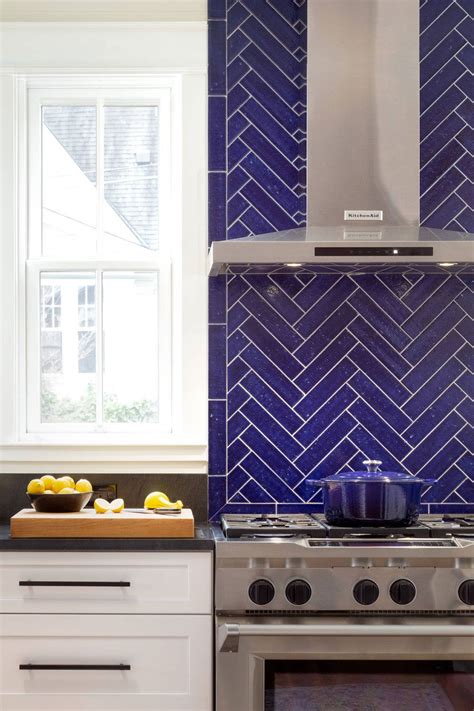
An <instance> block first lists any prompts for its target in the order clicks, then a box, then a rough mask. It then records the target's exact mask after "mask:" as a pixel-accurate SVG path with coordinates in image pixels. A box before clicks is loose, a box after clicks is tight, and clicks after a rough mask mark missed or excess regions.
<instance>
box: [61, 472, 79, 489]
mask: <svg viewBox="0 0 474 711" xmlns="http://www.w3.org/2000/svg"><path fill="white" fill-rule="evenodd" d="M61 479H64V481H67V482H68V486H70V487H71V489H74V487H75V486H76V484H75V482H74V479H73V478H72V476H69V474H66V475H65V476H62V477H61Z"/></svg>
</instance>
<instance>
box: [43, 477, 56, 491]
mask: <svg viewBox="0 0 474 711" xmlns="http://www.w3.org/2000/svg"><path fill="white" fill-rule="evenodd" d="M41 481H42V482H43V484H44V488H45V489H46V491H51V489H52V488H53V484H54V482H55V481H56V477H55V476H53V475H52V474H44V475H43V476H42V477H41Z"/></svg>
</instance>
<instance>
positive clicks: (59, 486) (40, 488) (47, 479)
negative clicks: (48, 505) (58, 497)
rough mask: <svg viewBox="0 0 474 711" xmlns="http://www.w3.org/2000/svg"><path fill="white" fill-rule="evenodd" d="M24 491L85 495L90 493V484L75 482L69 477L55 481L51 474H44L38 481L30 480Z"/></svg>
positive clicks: (86, 481)
mask: <svg viewBox="0 0 474 711" xmlns="http://www.w3.org/2000/svg"><path fill="white" fill-rule="evenodd" d="M26 491H27V492H28V494H85V493H89V492H90V491H92V484H91V483H90V481H88V480H87V479H79V481H77V482H75V481H74V479H73V478H72V477H71V476H61V477H59V478H58V479H56V477H54V476H52V474H44V475H43V476H42V477H41V478H40V479H32V480H31V481H30V483H29V484H28V486H27V487H26Z"/></svg>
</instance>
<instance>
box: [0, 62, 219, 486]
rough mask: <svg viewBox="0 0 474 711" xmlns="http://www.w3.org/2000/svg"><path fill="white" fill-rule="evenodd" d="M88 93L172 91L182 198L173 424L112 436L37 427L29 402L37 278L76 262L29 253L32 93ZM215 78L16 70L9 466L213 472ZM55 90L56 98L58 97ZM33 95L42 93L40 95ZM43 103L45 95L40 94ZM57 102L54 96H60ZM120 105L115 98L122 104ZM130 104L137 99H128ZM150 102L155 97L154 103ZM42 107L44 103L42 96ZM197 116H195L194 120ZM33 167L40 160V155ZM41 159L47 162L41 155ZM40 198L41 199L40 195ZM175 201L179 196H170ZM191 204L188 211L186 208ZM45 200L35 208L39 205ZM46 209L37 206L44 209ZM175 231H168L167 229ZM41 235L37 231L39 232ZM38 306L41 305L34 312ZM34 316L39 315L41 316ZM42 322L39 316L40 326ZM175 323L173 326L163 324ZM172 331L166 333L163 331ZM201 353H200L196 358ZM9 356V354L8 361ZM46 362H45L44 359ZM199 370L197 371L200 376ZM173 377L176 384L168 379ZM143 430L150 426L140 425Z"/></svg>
mask: <svg viewBox="0 0 474 711" xmlns="http://www.w3.org/2000/svg"><path fill="white" fill-rule="evenodd" d="M71 80H73V81H74V85H75V86H80V84H81V82H82V84H83V86H84V89H86V88H87V87H91V86H93V87H95V88H97V89H98V88H100V87H103V86H104V85H106V86H107V87H112V88H114V87H117V88H123V89H127V88H128V89H130V90H131V91H136V93H137V95H138V94H140V93H141V94H142V96H143V92H146V91H149V92H151V93H152V92H156V91H157V90H162V91H163V90H167V91H169V92H170V93H169V96H170V103H171V116H172V120H171V124H172V127H173V130H172V139H171V144H172V150H173V151H174V154H175V160H174V161H173V165H174V171H173V175H172V181H171V184H172V192H173V195H174V196H175V201H174V215H173V231H175V232H177V233H178V234H180V236H181V239H177V240H175V241H173V244H172V249H170V251H169V253H168V254H166V255H165V254H164V251H163V249H162V250H161V252H160V256H159V260H158V261H159V267H160V281H159V283H160V285H161V284H162V285H163V294H161V295H160V296H161V298H163V303H164V304H165V303H166V299H168V303H172V309H173V323H172V325H171V327H170V328H168V336H167V337H168V338H169V341H170V349H169V352H170V354H171V358H172V359H173V369H172V372H170V370H168V371H167V373H166V374H164V375H163V377H162V380H163V382H162V383H160V385H162V386H163V387H166V388H167V391H168V392H169V411H170V418H169V422H170V424H168V425H167V426H166V427H160V428H158V429H154V431H151V430H150V431H149V432H144V431H143V428H141V429H142V431H136V432H135V433H134V432H133V431H131V428H130V427H128V426H126V428H125V429H127V432H123V431H122V432H120V431H119V430H120V429H123V428H121V427H118V428H117V431H116V432H115V433H114V432H110V433H107V434H104V433H101V432H97V433H91V432H89V433H86V432H83V433H82V432H78V431H77V426H76V425H75V426H73V427H72V428H71V429H73V430H75V431H68V430H69V428H68V427H66V428H64V429H63V431H61V432H60V431H58V429H57V428H55V427H54V430H55V431H53V429H52V428H50V426H49V425H43V426H42V427H40V428H39V429H37V431H35V432H31V431H29V428H28V424H29V423H28V415H27V413H28V408H32V407H35V406H36V407H37V405H35V404H34V402H32V401H31V393H32V388H31V386H30V388H28V382H27V380H28V378H27V372H28V367H31V363H30V362H29V359H31V353H32V352H33V351H34V350H35V349H36V351H37V352H39V351H38V344H37V343H36V344H35V335H34V334H35V333H36V337H39V328H36V329H35V328H33V329H32V330H31V329H30V330H28V337H27V323H26V321H27V318H33V319H34V318H35V316H34V314H35V313H36V318H38V319H39V307H38V303H39V302H38V301H35V299H38V297H39V293H36V294H35V292H34V289H33V288H32V287H31V286H30V288H27V286H28V284H35V283H36V285H37V288H38V291H39V278H38V277H39V271H41V269H45V268H48V269H51V270H54V271H67V269H70V268H71V264H70V263H67V260H66V261H64V260H57V259H52V260H50V259H48V260H47V261H46V260H45V259H44V258H43V259H41V260H38V259H37V257H38V242H37V241H36V242H35V240H33V243H32V244H33V246H32V248H31V250H30V251H29V250H28V241H27V222H26V220H25V212H26V207H27V203H28V192H27V189H26V185H25V182H26V181H25V176H26V175H27V172H28V171H27V170H26V167H27V166H28V164H29V162H30V160H31V157H30V155H29V153H28V150H29V142H28V141H27V139H26V131H27V127H28V123H29V122H28V120H27V116H28V111H29V110H33V109H29V107H28V104H29V101H28V97H29V94H30V92H35V97H36V95H37V94H38V92H41V91H44V92H45V93H49V92H50V91H51V90H54V91H58V92H59V93H61V95H62V96H64V91H67V89H68V86H70V81H71ZM205 87H206V80H205V74H201V73H199V72H191V73H189V74H185V73H182V72H177V73H169V74H158V73H149V74H148V73H147V74H141V73H139V72H131V73H125V74H123V73H112V72H105V73H104V74H100V75H98V73H97V72H93V73H85V74H84V73H81V74H77V73H74V72H69V71H66V70H65V71H63V72H61V73H59V74H58V73H57V72H55V73H52V74H36V73H32V74H25V73H24V72H22V73H20V74H16V75H15V77H14V97H15V106H14V110H15V116H16V125H17V130H16V138H17V145H16V162H15V169H16V176H15V183H16V184H17V185H18V191H17V195H16V205H15V206H16V215H17V217H16V221H15V223H16V224H15V226H16V245H17V246H16V263H17V269H18V271H17V275H16V278H15V280H14V282H15V283H14V290H12V294H13V293H14V295H15V298H14V303H15V306H16V309H15V314H16V315H15V320H16V326H15V328H16V334H17V336H18V339H17V341H16V342H15V348H14V350H15V353H16V355H15V362H16V368H15V369H14V371H12V373H11V375H12V377H13V379H14V386H13V388H11V390H10V392H9V395H10V396H11V397H10V402H8V399H7V401H6V403H4V404H5V405H6V406H8V405H10V406H12V407H13V418H12V417H11V416H10V418H8V416H5V415H6V410H4V412H3V413H2V418H1V430H2V432H1V442H0V469H1V470H3V471H8V472H15V471H18V472H20V471H21V472H27V473H29V472H33V471H34V472H38V473H40V472H41V471H51V472H55V473H60V472H71V473H74V472H88V471H89V472H91V471H94V472H98V473H100V472H110V471H112V472H118V473H120V472H127V473H133V472H144V473H146V472H183V473H186V472H190V473H204V472H206V471H207V360H206V357H207V309H206V306H207V297H206V283H207V279H206V245H207V239H206V207H205V206H206V202H207V201H206V187H205V182H204V181H205V175H206V162H205V161H206V157H205V156H206V143H205V133H204V131H205V117H206V114H205V108H204V107H205V99H206V96H205ZM50 95H51V94H50ZM30 96H33V94H32V93H31V94H30ZM35 100H36V98H35ZM53 103H54V102H53ZM114 103H115V101H114ZM127 103H130V101H127ZM148 103H150V102H148ZM33 104H34V102H33ZM195 107H198V113H197V115H196V114H195V113H194V114H193V109H195ZM190 117H192V119H193V120H190ZM33 164H35V162H34V161H33ZM36 165H38V161H36ZM31 199H32V200H33V203H35V201H36V202H37V200H38V196H32V198H31ZM170 199H171V198H170ZM183 206H186V211H183ZM34 207H35V205H33V209H34ZM36 207H37V205H36ZM164 229H166V227H165V228H164ZM35 237H36V240H37V239H38V236H37V234H36V235H35ZM94 265H95V268H96V269H105V270H113V269H115V270H120V271H133V270H135V269H138V270H139V269H142V270H143V271H152V270H153V266H152V262H151V261H144V262H143V263H137V262H133V263H132V262H129V261H125V262H124V261H122V260H120V261H119V262H116V263H112V262H109V261H107V262H105V261H102V262H100V260H97V259H96V260H94ZM76 267H77V269H84V270H88V271H90V270H91V262H90V261H89V260H85V261H84V262H81V263H80V262H75V264H74V269H76ZM33 302H35V308H33ZM32 314H33V315H32ZM38 326H39V322H38ZM165 327H166V325H165V324H163V328H165ZM161 335H162V337H166V334H165V333H163V334H161ZM189 354H191V355H189ZM6 361H7V362H8V358H6ZM37 367H38V368H39V361H38V359H37ZM196 369H197V372H196ZM164 381H166V382H164ZM30 429H31V427H30ZM136 429H137V430H139V429H140V428H136Z"/></svg>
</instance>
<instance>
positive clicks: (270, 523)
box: [221, 514, 326, 538]
mask: <svg viewBox="0 0 474 711" xmlns="http://www.w3.org/2000/svg"><path fill="white" fill-rule="evenodd" d="M221 524H222V530H223V531H224V534H225V536H226V538H252V537H255V538H262V537H267V536H268V537H279V536H284V537H288V536H310V537H311V538H325V537H326V531H325V529H324V526H322V525H321V524H320V523H319V521H317V520H316V519H315V518H314V517H312V516H309V515H308V514H280V515H278V514H249V515H245V514H223V515H222V516H221Z"/></svg>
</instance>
